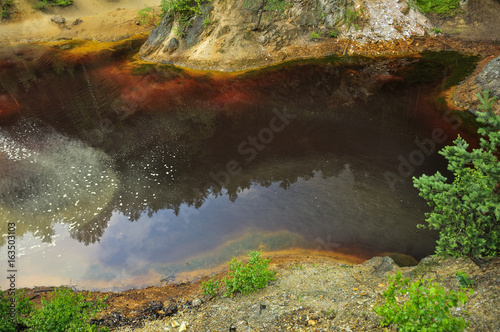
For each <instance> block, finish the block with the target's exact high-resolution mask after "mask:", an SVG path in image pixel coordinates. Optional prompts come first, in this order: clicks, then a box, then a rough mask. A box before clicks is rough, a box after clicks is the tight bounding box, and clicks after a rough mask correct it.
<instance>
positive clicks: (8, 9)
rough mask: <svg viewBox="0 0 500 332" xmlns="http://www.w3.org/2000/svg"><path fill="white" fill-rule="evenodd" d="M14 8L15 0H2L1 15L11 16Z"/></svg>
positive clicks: (3, 16) (0, 0)
mask: <svg viewBox="0 0 500 332" xmlns="http://www.w3.org/2000/svg"><path fill="white" fill-rule="evenodd" d="M13 8H14V1H13V0H0V17H1V18H9V17H10V15H11V13H12V10H13Z"/></svg>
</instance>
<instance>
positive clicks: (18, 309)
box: [0, 290, 33, 332]
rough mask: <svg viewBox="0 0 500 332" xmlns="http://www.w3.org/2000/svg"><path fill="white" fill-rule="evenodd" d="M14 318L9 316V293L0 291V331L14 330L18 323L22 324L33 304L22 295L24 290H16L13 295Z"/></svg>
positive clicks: (10, 331) (13, 331)
mask: <svg viewBox="0 0 500 332" xmlns="http://www.w3.org/2000/svg"><path fill="white" fill-rule="evenodd" d="M13 299H14V303H15V304H14V308H15V318H14V319H12V316H11V311H10V310H11V297H10V296H9V294H7V293H4V292H2V291H0V331H2V332H15V331H17V330H16V326H17V325H18V324H23V322H24V320H25V319H26V318H27V317H28V316H29V315H30V314H31V313H32V312H33V304H32V303H31V302H30V300H29V298H28V297H26V296H25V295H24V291H22V290H20V291H16V293H15V295H14V297H13Z"/></svg>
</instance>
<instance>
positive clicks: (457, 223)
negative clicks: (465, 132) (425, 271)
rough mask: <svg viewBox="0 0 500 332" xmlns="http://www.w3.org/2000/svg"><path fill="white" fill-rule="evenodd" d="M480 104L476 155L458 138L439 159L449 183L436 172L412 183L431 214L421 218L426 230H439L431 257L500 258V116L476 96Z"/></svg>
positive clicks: (487, 101)
mask: <svg viewBox="0 0 500 332" xmlns="http://www.w3.org/2000/svg"><path fill="white" fill-rule="evenodd" d="M477 96H478V99H479V100H480V102H481V105H480V106H479V108H480V109H481V110H482V112H481V111H478V112H477V113H476V115H477V118H476V120H477V121H478V122H479V123H480V124H481V125H482V127H481V128H479V129H478V133H479V134H481V135H482V136H483V137H487V138H488V139H485V138H481V140H480V146H481V148H479V149H472V150H471V151H469V150H468V147H469V144H467V142H466V141H465V140H463V139H462V138H461V137H460V136H459V137H458V138H457V139H456V140H455V141H454V144H455V145H454V146H446V147H445V148H444V149H442V150H441V151H440V152H439V153H440V154H441V155H443V156H444V157H445V158H446V159H447V160H448V170H450V171H451V172H453V175H454V180H453V182H452V183H449V181H448V179H447V178H446V177H444V176H443V175H441V174H440V173H439V172H437V173H436V174H434V175H431V176H428V175H422V176H421V177H420V178H418V179H417V178H415V177H414V178H413V182H414V185H415V187H416V188H417V189H419V191H420V196H422V197H423V198H425V199H426V200H427V203H428V204H429V206H431V207H433V211H432V212H430V213H427V214H426V217H427V219H426V221H427V223H428V226H424V225H419V227H424V228H425V227H429V228H431V229H437V230H439V239H438V240H437V246H436V253H437V254H440V255H444V256H446V255H451V256H453V257H459V256H472V257H476V258H477V257H484V256H498V255H499V254H500V223H499V220H500V195H499V188H500V181H499V179H500V161H499V160H498V157H497V156H498V147H499V146H500V116H499V115H495V114H493V112H492V107H493V105H494V103H495V101H496V98H490V97H489V93H488V92H485V93H484V94H483V95H480V94H478V95H477Z"/></svg>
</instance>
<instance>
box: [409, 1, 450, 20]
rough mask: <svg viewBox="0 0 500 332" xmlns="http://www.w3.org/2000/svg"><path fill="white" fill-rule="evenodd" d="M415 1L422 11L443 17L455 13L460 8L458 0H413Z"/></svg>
mask: <svg viewBox="0 0 500 332" xmlns="http://www.w3.org/2000/svg"><path fill="white" fill-rule="evenodd" d="M415 3H416V4H417V6H418V7H419V8H420V10H421V11H422V12H424V13H432V14H437V15H440V16H443V17H450V16H454V15H456V14H457V13H458V10H459V8H460V0H415Z"/></svg>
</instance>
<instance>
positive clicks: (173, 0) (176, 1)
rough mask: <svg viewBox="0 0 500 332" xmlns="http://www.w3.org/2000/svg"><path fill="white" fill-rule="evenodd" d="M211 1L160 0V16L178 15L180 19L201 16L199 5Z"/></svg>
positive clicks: (201, 10) (201, 11)
mask: <svg viewBox="0 0 500 332" xmlns="http://www.w3.org/2000/svg"><path fill="white" fill-rule="evenodd" d="M210 1H211V0H162V1H161V3H160V7H161V10H162V14H163V15H162V16H164V15H167V16H170V15H173V16H176V15H179V16H180V17H184V18H190V17H193V16H199V15H201V14H203V8H202V7H201V5H202V4H203V3H206V2H210Z"/></svg>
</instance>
